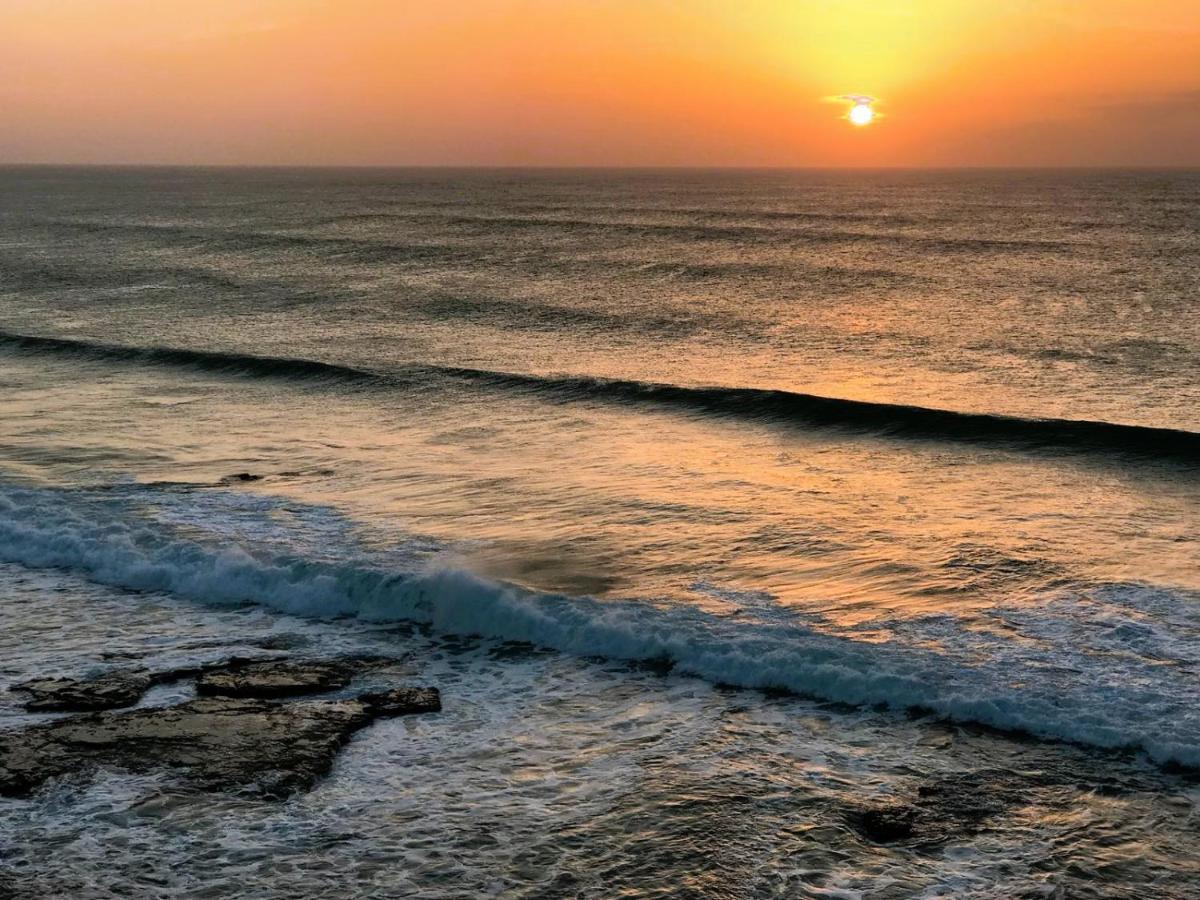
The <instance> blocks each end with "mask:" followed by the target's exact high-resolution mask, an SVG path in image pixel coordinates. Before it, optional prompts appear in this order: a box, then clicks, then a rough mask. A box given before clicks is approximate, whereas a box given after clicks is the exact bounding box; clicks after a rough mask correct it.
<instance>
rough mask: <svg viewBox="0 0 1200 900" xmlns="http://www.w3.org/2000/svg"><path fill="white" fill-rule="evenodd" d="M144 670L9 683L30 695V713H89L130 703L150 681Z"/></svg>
mask: <svg viewBox="0 0 1200 900" xmlns="http://www.w3.org/2000/svg"><path fill="white" fill-rule="evenodd" d="M154 681H155V677H154V676H153V675H151V674H150V673H149V672H148V671H146V670H145V669H122V670H118V671H113V672H105V673H104V674H102V675H96V676H93V677H90V678H36V679H34V680H32V681H24V682H22V683H20V684H17V685H13V688H12V689H13V690H14V691H22V692H24V693H27V694H30V695H31V697H32V699H31V700H29V701H28V702H27V703H26V704H25V708H26V709H27V710H29V711H30V712H92V711H95V710H101V709H117V708H119V707H122V706H133V704H135V703H137V702H138V700H139V699H141V696H142V694H144V693H146V691H147V690H148V689H149V688H150V686H151V685H152V684H154Z"/></svg>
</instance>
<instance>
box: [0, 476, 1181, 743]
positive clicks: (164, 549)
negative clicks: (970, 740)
mask: <svg viewBox="0 0 1200 900" xmlns="http://www.w3.org/2000/svg"><path fill="white" fill-rule="evenodd" d="M84 509H85V508H84V507H81V506H80V505H79V504H78V503H77V502H72V501H71V499H70V498H69V495H67V494H64V493H59V492H54V491H46V490H0V559H3V560H5V561H9V562H17V563H21V564H23V565H25V566H31V567H57V568H66V569H70V570H73V571H77V572H81V573H84V574H85V575H86V576H87V577H88V578H90V579H93V580H95V581H98V582H102V583H104V584H108V585H113V586H118V587H122V588H130V589H134V590H141V591H164V592H169V593H172V594H176V595H180V596H184V597H188V598H191V599H194V600H198V601H202V602H205V603H211V604H239V603H257V604H263V605H266V606H269V607H272V608H274V609H277V610H281V611H284V612H287V613H291V614H297V615H304V616H318V617H333V616H356V617H359V618H362V619H367V620H375V621H389V620H404V621H412V622H419V623H425V624H428V625H430V626H431V627H432V628H434V629H435V630H437V631H440V632H443V633H450V634H459V635H479V636H484V637H489V638H499V639H506V640H514V641H527V642H529V643H532V644H536V645H539V646H543V647H548V648H553V649H556V650H560V651H563V652H565V653H570V654H575V655H578V656H599V657H607V658H612V659H621V660H651V659H661V660H667V661H670V662H671V663H673V664H674V665H675V667H676V670H677V671H681V672H684V673H689V674H692V675H696V676H699V677H701V678H704V679H706V680H709V681H712V682H716V683H722V684H729V685H735V686H739V687H746V688H782V689H786V690H790V691H794V692H797V693H800V694H804V695H809V696H814V697H818V698H821V699H825V700H831V701H836V702H842V703H848V704H854V705H864V706H874V705H882V706H887V707H891V708H894V709H912V708H920V709H925V710H930V711H932V712H933V713H935V714H937V715H939V716H941V717H944V718H946V719H950V720H954V721H962V722H975V723H980V724H984V725H988V726H993V727H996V728H1001V729H1009V730H1022V731H1027V732H1029V733H1031V734H1034V735H1038V736H1041V737H1047V738H1059V739H1066V740H1071V741H1077V742H1080V743H1086V744H1091V745H1095V746H1099V747H1109V748H1116V747H1129V748H1140V749H1142V750H1144V751H1145V752H1146V753H1148V754H1149V755H1150V756H1151V757H1152V758H1153V759H1155V760H1157V761H1159V762H1167V761H1175V762H1179V763H1182V764H1185V765H1189V766H1200V686H1197V683H1196V682H1197V680H1196V679H1195V677H1194V672H1193V669H1192V667H1191V664H1192V662H1194V661H1197V660H1200V640H1198V638H1197V635H1198V633H1200V629H1191V630H1188V631H1187V632H1186V633H1182V634H1181V633H1179V632H1178V627H1176V628H1174V629H1173V630H1171V632H1170V633H1169V636H1168V633H1167V632H1166V631H1161V630H1158V631H1156V628H1155V626H1154V623H1153V622H1151V621H1149V620H1150V619H1153V618H1154V617H1156V616H1162V615H1163V612H1162V609H1163V608H1164V606H1165V607H1167V608H1169V610H1170V616H1169V620H1170V622H1171V623H1172V624H1173V625H1175V626H1178V625H1179V624H1180V622H1182V621H1184V618H1186V615H1187V610H1188V609H1189V608H1190V602H1189V601H1188V600H1187V598H1182V597H1175V598H1174V599H1173V600H1172V599H1171V598H1172V596H1173V595H1170V594H1169V592H1168V593H1164V592H1150V593H1149V594H1146V595H1145V596H1146V597H1149V598H1151V599H1150V601H1147V602H1145V603H1142V605H1143V606H1144V607H1145V608H1144V609H1143V610H1141V611H1140V612H1138V613H1137V614H1136V616H1135V615H1134V614H1133V613H1130V614H1129V615H1124V616H1119V617H1117V618H1116V619H1115V621H1117V622H1118V630H1113V629H1112V628H1107V627H1105V625H1104V622H1103V621H1102V619H1101V618H1098V617H1096V616H1094V615H1092V612H1093V611H1092V610H1090V609H1089V607H1088V605H1087V604H1076V605H1074V606H1072V605H1071V604H1070V603H1069V602H1068V601H1067V600H1065V599H1064V600H1060V601H1058V602H1059V603H1060V607H1059V608H1057V609H1056V608H1054V607H1052V606H1048V607H1043V608H1042V610H1040V611H1034V610H1029V609H1024V610H1022V611H1021V613H1020V615H1024V616H1025V620H1024V621H1025V622H1026V623H1027V624H1028V622H1030V621H1033V620H1034V619H1036V622H1037V628H1036V631H1037V635H1036V637H1037V640H1036V641H1034V640H1008V639H1004V638H1001V637H998V636H996V635H982V634H979V633H977V632H972V631H970V630H968V629H964V628H963V627H962V626H961V623H958V622H956V621H955V620H952V619H948V618H947V617H932V618H930V619H927V620H912V621H910V622H908V623H906V625H905V627H904V628H901V629H897V630H896V635H897V637H896V639H895V640H892V641H890V642H885V643H870V642H865V641H856V640H854V639H852V638H851V637H849V636H846V635H838V634H833V633H829V632H827V631H823V630H819V629H817V628H814V627H807V626H805V625H802V624H798V623H794V622H787V621H782V622H780V621H763V620H762V619H759V620H755V621H746V620H742V619H738V618H721V617H717V616H713V615H710V614H707V613H704V612H702V611H700V610H697V609H694V608H690V607H683V606H679V607H671V608H664V607H661V606H654V605H651V604H648V603H636V602H602V601H598V600H594V599H591V598H586V597H562V596H552V595H545V594H533V593H530V592H528V591H524V590H521V589H519V588H516V587H513V586H510V585H506V584H502V583H497V582H494V581H489V580H486V579H483V578H480V577H478V576H476V575H474V574H472V573H471V572H469V571H467V570H465V569H463V568H459V567H455V566H452V565H445V564H442V565H434V566H427V567H425V568H424V569H422V570H414V571H399V570H396V569H392V568H384V567H380V566H376V565H371V564H370V563H369V561H363V562H362V563H353V562H346V563H337V564H334V563H328V562H320V563H318V562H313V561H308V560H299V561H296V560H285V559H283V558H280V557H277V556H276V557H270V556H267V555H264V554H256V553H252V552H250V551H249V550H247V549H245V548H244V547H242V546H240V545H237V544H228V545H225V546H213V545H209V544H208V543H206V542H202V541H201V540H190V539H185V538H182V537H178V536H174V535H172V534H171V533H170V532H169V531H167V530H164V529H162V528H158V527H150V526H149V525H148V524H135V523H134V522H133V521H130V520H127V519H125V518H123V516H122V515H109V514H106V513H104V512H103V511H102V510H99V509H97V508H87V509H86V514H84ZM1143 599H1144V598H1143ZM1097 602H1099V601H1097ZM1139 602H1142V601H1140V600H1139V595H1138V593H1137V592H1136V591H1133V592H1132V593H1127V595H1122V597H1117V598H1115V599H1114V597H1112V596H1110V597H1108V598H1107V599H1106V600H1105V601H1104V603H1103V614H1104V616H1109V617H1110V618H1112V616H1111V612H1112V606H1113V604H1114V603H1121V604H1124V607H1125V608H1127V609H1128V608H1132V607H1133V606H1136V605H1137V604H1138V603H1139ZM997 614H998V615H1002V613H997ZM1020 615H1018V614H1016V613H1012V614H1010V618H1012V619H1013V622H1018V623H1019V622H1020V621H1021V619H1020ZM1076 615H1082V616H1085V617H1087V616H1091V618H1090V619H1088V620H1087V621H1088V622H1090V623H1091V624H1089V625H1087V626H1086V627H1087V628H1092V629H1093V630H1094V629H1095V628H1096V627H1099V628H1100V629H1101V631H1102V633H1103V640H1104V641H1107V642H1109V643H1108V644H1105V645H1104V646H1103V647H1100V648H1098V649H1095V648H1090V647H1083V648H1078V647H1073V646H1057V645H1056V644H1055V641H1056V640H1057V638H1056V629H1059V630H1061V629H1063V628H1066V627H1068V626H1070V627H1075V626H1071V625H1070V623H1072V622H1073V621H1074V620H1073V619H1072V616H1076ZM1038 616H1040V617H1041V618H1037V617H1038ZM1031 617H1032V618H1031ZM1135 617H1136V618H1138V621H1139V624H1138V627H1137V628H1136V629H1133V630H1132V631H1131V633H1132V634H1133V636H1134V638H1135V640H1134V642H1132V643H1129V644H1128V645H1127V646H1124V649H1123V652H1122V653H1121V654H1117V655H1114V653H1113V652H1112V648H1111V646H1109V644H1111V642H1112V641H1120V640H1121V639H1122V638H1121V633H1122V631H1121V629H1123V630H1124V631H1130V621H1131V620H1132V619H1133V618H1135ZM1192 621H1193V622H1194V621H1195V619H1194V616H1193V618H1192ZM1063 623H1067V624H1066V625H1064V624H1063ZM1097 623H1099V624H1098V625H1097ZM1029 627H1031V628H1032V627H1033V626H1029ZM1081 627H1082V626H1081ZM1076 630H1078V628H1076ZM1155 634H1159V636H1160V639H1159V640H1157V641H1156V640H1155V637H1154V636H1155ZM930 637H934V638H935V639H936V640H937V641H938V643H939V644H940V645H941V647H942V648H944V649H943V650H941V651H933V650H930V649H928V643H929V638H930ZM1147 642H1149V643H1150V646H1149V647H1147V646H1146V645H1147ZM1101 651H1103V652H1101ZM1166 652H1171V653H1174V654H1175V656H1173V657H1171V658H1166V659H1164V658H1163V654H1164V653H1166Z"/></svg>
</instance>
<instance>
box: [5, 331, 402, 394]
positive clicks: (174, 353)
mask: <svg viewBox="0 0 1200 900" xmlns="http://www.w3.org/2000/svg"><path fill="white" fill-rule="evenodd" d="M0 347H3V348H4V349H7V350H12V351H16V352H21V353H32V354H52V355H56V356H75V357H84V358H87V359H94V360H101V361H108V362H121V363H135V364H137V363H140V364H150V365H162V366H180V367H190V368H198V369H203V370H204V371H208V372H217V373H223V374H231V375H251V376H257V377H266V378H293V379H297V378H298V379H312V378H322V379H327V380H329V379H331V380H335V381H348V382H365V381H372V380H375V379H377V378H379V376H378V375H376V374H375V373H372V372H368V371H366V370H364V369H355V368H353V367H351V366H342V365H338V364H336V363H325V362H319V361H318V360H315V359H294V358H291V357H280V356H254V355H250V354H243V353H222V352H220V351H214V350H186V349H182V348H172V347H131V346H127V345H121V344H104V343H98V342H93V341H83V340H72V339H70V338H55V337H42V336H38V335H28V334H12V333H10V332H7V331H0Z"/></svg>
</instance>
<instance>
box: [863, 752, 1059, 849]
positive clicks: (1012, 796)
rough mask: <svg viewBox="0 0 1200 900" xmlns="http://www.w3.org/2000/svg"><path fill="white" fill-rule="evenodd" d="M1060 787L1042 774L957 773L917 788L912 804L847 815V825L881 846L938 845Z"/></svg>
mask: <svg viewBox="0 0 1200 900" xmlns="http://www.w3.org/2000/svg"><path fill="white" fill-rule="evenodd" d="M1055 783H1056V781H1055V779H1054V778H1052V777H1049V776H1047V775H1045V774H1039V773H1018V772H1011V771H1004V770H981V771H977V772H959V773H953V774H948V775H943V776H942V777H940V778H936V779H931V780H929V781H926V782H924V783H923V784H920V785H918V786H917V791H916V796H915V797H912V798H911V799H910V800H909V801H908V802H895V803H887V804H883V805H880V806H874V807H866V808H861V807H856V808H853V809H850V810H847V812H846V819H847V821H848V822H849V824H850V825H851V826H852V827H853V828H854V829H855V830H856V831H857V832H858V833H859V834H861V835H862V836H863V837H865V838H867V839H868V840H871V841H875V842H876V843H881V844H882V843H891V842H894V841H905V842H908V843H915V844H934V843H939V842H941V841H945V840H949V839H951V838H955V837H961V836H962V835H969V834H973V833H975V832H977V831H979V830H980V829H981V828H983V827H984V826H985V825H986V824H987V821H988V820H989V819H991V818H992V817H994V816H998V815H1001V814H1003V813H1005V812H1007V811H1008V810H1009V809H1011V808H1013V807H1015V806H1019V805H1021V804H1023V803H1027V802H1028V800H1029V797H1030V796H1031V793H1032V792H1033V791H1035V790H1037V789H1038V788H1041V787H1046V786H1049V785H1053V784H1055Z"/></svg>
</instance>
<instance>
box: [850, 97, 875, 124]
mask: <svg viewBox="0 0 1200 900" xmlns="http://www.w3.org/2000/svg"><path fill="white" fill-rule="evenodd" d="M846 118H848V119H849V120H850V121H851V123H853V124H854V125H857V126H859V127H860V128H861V127H862V126H863V125H870V124H871V120H872V119H874V118H875V110H873V109H871V104H869V103H861V102H860V103H855V104H854V106H852V107H850V112H849V113H847V115H846Z"/></svg>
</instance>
